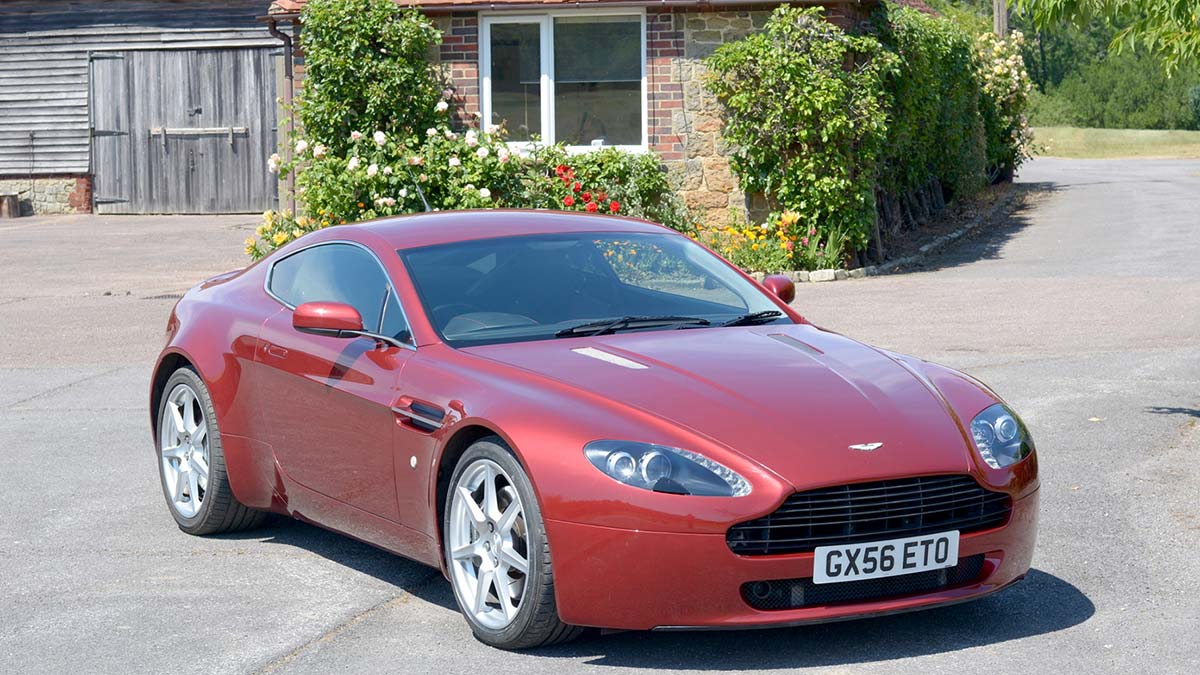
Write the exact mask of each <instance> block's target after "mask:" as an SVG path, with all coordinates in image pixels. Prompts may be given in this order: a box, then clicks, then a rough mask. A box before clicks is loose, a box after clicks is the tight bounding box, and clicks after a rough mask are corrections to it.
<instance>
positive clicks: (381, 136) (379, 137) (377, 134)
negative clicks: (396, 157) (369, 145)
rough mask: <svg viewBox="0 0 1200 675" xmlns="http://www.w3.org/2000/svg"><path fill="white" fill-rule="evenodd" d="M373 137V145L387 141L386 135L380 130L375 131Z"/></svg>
mask: <svg viewBox="0 0 1200 675" xmlns="http://www.w3.org/2000/svg"><path fill="white" fill-rule="evenodd" d="M374 138H375V145H380V146H382V145H383V144H384V143H386V142H387V135H386V134H384V133H383V132H382V131H376V132H375V136H374Z"/></svg>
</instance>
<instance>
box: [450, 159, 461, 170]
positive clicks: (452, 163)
mask: <svg viewBox="0 0 1200 675" xmlns="http://www.w3.org/2000/svg"><path fill="white" fill-rule="evenodd" d="M460 164H462V162H460V161H459V159H458V158H457V157H451V158H450V166H451V168H453V167H456V166H459V165H460Z"/></svg>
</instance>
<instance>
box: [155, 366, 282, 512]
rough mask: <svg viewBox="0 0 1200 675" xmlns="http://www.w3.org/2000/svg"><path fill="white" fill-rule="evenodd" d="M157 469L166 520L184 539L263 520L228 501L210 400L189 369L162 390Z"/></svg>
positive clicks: (230, 495)
mask: <svg viewBox="0 0 1200 675" xmlns="http://www.w3.org/2000/svg"><path fill="white" fill-rule="evenodd" d="M158 469H159V470H158V475H159V478H160V479H161V482H162V489H163V496H164V497H166V499H167V506H168V507H170V509H171V515H172V516H173V517H174V518H175V522H176V523H178V524H179V529H181V530H183V531H184V532H187V533H188V534H198V535H199V534H217V533H219V532H236V531H238V530H245V529H249V528H252V527H256V526H258V525H259V524H261V523H262V522H263V520H264V519H265V518H266V514H265V513H263V512H262V511H256V510H254V509H251V508H249V507H246V506H243V505H242V504H241V503H239V502H238V501H237V499H235V498H234V496H233V490H232V488H230V486H229V478H228V475H227V474H226V472H225V453H224V451H223V449H222V447H221V431H220V429H219V428H218V427H217V416H216V412H215V411H214V410H213V405H212V398H211V397H210V396H209V393H208V387H206V386H204V381H203V380H201V379H200V376H199V375H197V374H196V372H195V371H193V370H192V369H190V368H186V367H184V368H180V369H179V370H176V371H175V372H174V374H172V375H171V378H170V379H169V380H167V384H166V386H165V387H164V388H163V397H162V400H161V401H159V405H158Z"/></svg>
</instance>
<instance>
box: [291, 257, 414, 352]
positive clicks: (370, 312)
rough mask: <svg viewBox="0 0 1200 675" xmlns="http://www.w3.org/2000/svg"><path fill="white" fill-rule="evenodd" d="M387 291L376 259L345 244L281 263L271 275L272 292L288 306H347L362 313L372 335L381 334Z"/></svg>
mask: <svg viewBox="0 0 1200 675" xmlns="http://www.w3.org/2000/svg"><path fill="white" fill-rule="evenodd" d="M387 288H388V281H387V276H386V274H385V273H384V271H383V268H381V267H380V266H379V263H378V262H376V261H375V258H374V257H372V256H371V255H370V254H369V253H367V252H366V251H363V250H362V249H359V248H357V247H355V246H347V245H345V244H329V245H326V246H315V247H313V248H310V249H307V250H304V251H301V252H300V253H297V254H295V255H292V256H289V257H287V258H284V259H283V260H280V261H279V262H278V263H276V264H275V267H274V268H273V269H272V271H271V291H272V292H274V293H275V294H276V295H278V296H279V297H280V298H283V300H284V301H286V302H287V303H288V304H291V305H293V306H299V305H302V304H304V303H306V302H341V303H345V304H347V305H350V306H351V307H353V308H355V309H357V310H358V313H359V314H360V315H362V319H363V327H364V328H366V329H367V330H369V331H377V330H379V318H380V314H382V312H383V299H384V294H385V293H386V292H387ZM397 314H399V312H397Z"/></svg>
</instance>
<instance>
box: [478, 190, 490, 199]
mask: <svg viewBox="0 0 1200 675" xmlns="http://www.w3.org/2000/svg"><path fill="white" fill-rule="evenodd" d="M479 196H480V197H483V198H484V199H491V198H492V191H491V190H489V189H487V188H479Z"/></svg>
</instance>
